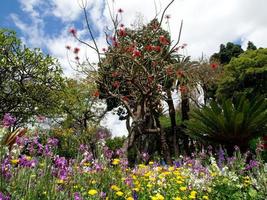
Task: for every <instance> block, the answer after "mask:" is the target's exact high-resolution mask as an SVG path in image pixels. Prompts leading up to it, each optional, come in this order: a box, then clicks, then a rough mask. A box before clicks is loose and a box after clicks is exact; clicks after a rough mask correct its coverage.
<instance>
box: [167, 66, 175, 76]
mask: <svg viewBox="0 0 267 200" xmlns="http://www.w3.org/2000/svg"><path fill="white" fill-rule="evenodd" d="M166 74H167V75H169V76H170V75H172V74H173V68H172V67H168V68H167V69H166Z"/></svg>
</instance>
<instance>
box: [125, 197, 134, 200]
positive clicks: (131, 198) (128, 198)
mask: <svg viewBox="0 0 267 200" xmlns="http://www.w3.org/2000/svg"><path fill="white" fill-rule="evenodd" d="M126 200H134V198H133V197H127V198H126Z"/></svg>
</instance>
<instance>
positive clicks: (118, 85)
mask: <svg viewBox="0 0 267 200" xmlns="http://www.w3.org/2000/svg"><path fill="white" fill-rule="evenodd" d="M112 86H113V87H114V88H119V87H120V82H119V81H114V83H112Z"/></svg>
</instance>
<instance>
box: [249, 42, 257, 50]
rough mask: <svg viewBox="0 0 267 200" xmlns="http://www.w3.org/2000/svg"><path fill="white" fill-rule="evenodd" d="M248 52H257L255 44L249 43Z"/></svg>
mask: <svg viewBox="0 0 267 200" xmlns="http://www.w3.org/2000/svg"><path fill="white" fill-rule="evenodd" d="M247 50H257V47H256V46H255V45H254V44H253V42H251V41H248V46H247Z"/></svg>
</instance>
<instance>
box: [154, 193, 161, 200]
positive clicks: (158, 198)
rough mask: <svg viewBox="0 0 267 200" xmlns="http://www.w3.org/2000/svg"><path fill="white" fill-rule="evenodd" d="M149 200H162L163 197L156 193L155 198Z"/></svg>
mask: <svg viewBox="0 0 267 200" xmlns="http://www.w3.org/2000/svg"><path fill="white" fill-rule="evenodd" d="M151 200H164V196H162V195H161V194H159V193H157V194H156V195H155V196H151Z"/></svg>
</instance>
